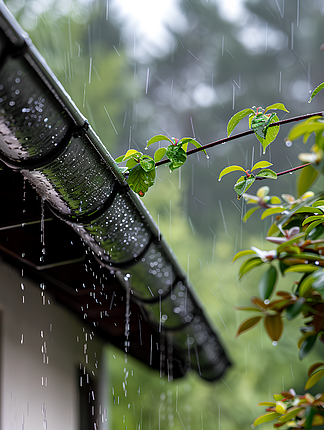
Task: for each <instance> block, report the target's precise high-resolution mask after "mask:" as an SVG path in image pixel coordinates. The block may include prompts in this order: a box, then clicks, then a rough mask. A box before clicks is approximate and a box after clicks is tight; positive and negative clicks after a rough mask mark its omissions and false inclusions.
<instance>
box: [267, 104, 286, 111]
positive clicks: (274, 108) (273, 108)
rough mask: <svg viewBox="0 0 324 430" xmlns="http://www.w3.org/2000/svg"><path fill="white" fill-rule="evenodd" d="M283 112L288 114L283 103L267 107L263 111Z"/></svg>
mask: <svg viewBox="0 0 324 430" xmlns="http://www.w3.org/2000/svg"><path fill="white" fill-rule="evenodd" d="M277 109H278V110H283V111H285V112H288V113H289V110H287V109H286V107H285V105H284V104H283V103H274V104H273V105H270V106H267V107H266V108H265V110H264V113H266V112H268V110H277Z"/></svg>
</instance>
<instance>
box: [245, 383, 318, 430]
mask: <svg viewBox="0 0 324 430" xmlns="http://www.w3.org/2000/svg"><path fill="white" fill-rule="evenodd" d="M273 397H274V400H275V402H262V403H259V405H260V406H268V408H267V409H266V411H267V413H266V414H264V415H261V416H260V417H258V418H257V419H256V420H255V421H254V426H257V425H259V424H263V423H266V422H269V421H273V420H276V423H275V424H274V427H275V428H277V427H282V426H285V427H284V428H285V429H291V428H303V429H305V430H310V429H311V428H312V427H317V426H321V425H323V424H324V410H323V408H324V394H317V395H316V396H315V397H314V396H312V394H310V393H306V394H304V395H302V396H298V395H297V394H296V392H295V391H294V390H293V389H290V390H289V391H282V393H281V394H274V396H273Z"/></svg>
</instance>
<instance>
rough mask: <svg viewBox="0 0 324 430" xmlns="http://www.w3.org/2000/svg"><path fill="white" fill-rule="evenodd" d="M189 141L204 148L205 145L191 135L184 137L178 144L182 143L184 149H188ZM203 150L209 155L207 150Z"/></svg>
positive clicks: (197, 146)
mask: <svg viewBox="0 0 324 430" xmlns="http://www.w3.org/2000/svg"><path fill="white" fill-rule="evenodd" d="M188 143H191V144H192V145H194V146H195V147H196V148H202V147H203V146H202V145H201V144H200V143H199V142H197V140H195V139H192V138H191V137H183V138H182V139H180V141H179V142H178V144H181V147H182V148H183V150H184V151H187V147H188ZM203 152H204V153H205V154H206V155H207V152H206V150H205V149H203Z"/></svg>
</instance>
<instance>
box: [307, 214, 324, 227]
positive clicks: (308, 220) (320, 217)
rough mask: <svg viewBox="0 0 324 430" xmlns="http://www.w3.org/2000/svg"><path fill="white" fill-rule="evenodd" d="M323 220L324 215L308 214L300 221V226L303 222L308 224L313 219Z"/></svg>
mask: <svg viewBox="0 0 324 430" xmlns="http://www.w3.org/2000/svg"><path fill="white" fill-rule="evenodd" d="M320 220H321V221H322V222H323V221H324V215H313V216H309V217H307V218H305V219H304V221H303V222H302V226H304V225H305V224H308V223H310V222H313V221H320Z"/></svg>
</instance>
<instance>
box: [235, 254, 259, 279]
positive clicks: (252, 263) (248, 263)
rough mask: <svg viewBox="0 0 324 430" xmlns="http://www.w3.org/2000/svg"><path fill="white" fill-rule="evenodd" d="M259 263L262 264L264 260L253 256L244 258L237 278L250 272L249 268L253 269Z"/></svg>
mask: <svg viewBox="0 0 324 430" xmlns="http://www.w3.org/2000/svg"><path fill="white" fill-rule="evenodd" d="M261 264H264V262H263V261H262V260H261V258H260V257H254V258H250V259H249V260H246V261H245V262H244V263H243V264H242V266H241V267H240V270H239V279H241V278H242V276H243V275H245V274H246V273H248V272H250V270H252V269H254V268H255V267H257V266H260V265H261Z"/></svg>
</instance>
